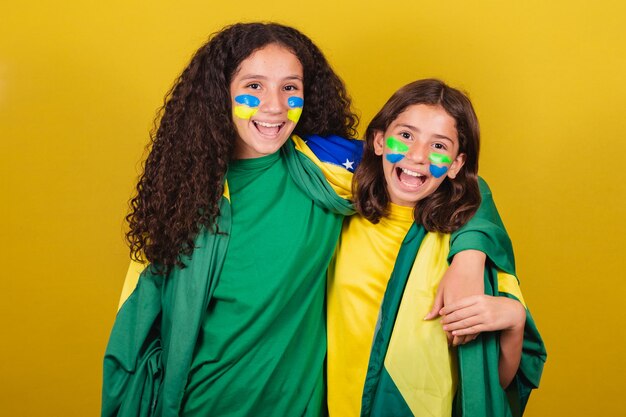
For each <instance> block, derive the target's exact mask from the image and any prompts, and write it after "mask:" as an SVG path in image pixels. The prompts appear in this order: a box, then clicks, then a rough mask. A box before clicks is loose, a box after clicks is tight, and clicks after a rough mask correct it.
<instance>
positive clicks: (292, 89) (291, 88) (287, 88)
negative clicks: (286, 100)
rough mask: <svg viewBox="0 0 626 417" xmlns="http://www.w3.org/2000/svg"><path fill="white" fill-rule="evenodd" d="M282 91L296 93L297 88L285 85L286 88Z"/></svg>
mask: <svg viewBox="0 0 626 417" xmlns="http://www.w3.org/2000/svg"><path fill="white" fill-rule="evenodd" d="M284 90H285V91H297V90H298V86H296V85H291V84H290V85H286V86H285V87H284Z"/></svg>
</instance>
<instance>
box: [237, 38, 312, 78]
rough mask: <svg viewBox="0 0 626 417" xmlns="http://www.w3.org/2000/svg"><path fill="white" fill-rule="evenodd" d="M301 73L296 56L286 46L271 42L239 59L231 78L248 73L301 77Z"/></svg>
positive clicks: (300, 65)
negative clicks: (239, 62) (239, 61)
mask: <svg viewBox="0 0 626 417" xmlns="http://www.w3.org/2000/svg"><path fill="white" fill-rule="evenodd" d="M302 74H303V69H302V64H301V63H300V60H299V59H298V57H297V56H296V55H295V54H294V53H293V52H292V51H291V50H289V49H287V48H286V47H284V46H282V45H278V44H275V43H272V44H269V45H266V46H264V47H262V48H260V49H257V50H256V51H254V52H253V53H252V54H250V56H248V57H247V58H246V59H244V60H243V61H241V64H239V68H237V71H236V72H235V75H234V77H233V78H240V77H246V76H250V75H262V76H267V77H270V76H275V77H289V76H295V77H299V78H302Z"/></svg>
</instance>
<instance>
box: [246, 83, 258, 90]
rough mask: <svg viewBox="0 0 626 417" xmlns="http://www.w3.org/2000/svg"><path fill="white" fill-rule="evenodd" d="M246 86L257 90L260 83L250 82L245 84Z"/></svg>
mask: <svg viewBox="0 0 626 417" xmlns="http://www.w3.org/2000/svg"><path fill="white" fill-rule="evenodd" d="M246 88H251V89H253V90H259V89H260V88H261V84H259V83H250V84H248V85H246Z"/></svg>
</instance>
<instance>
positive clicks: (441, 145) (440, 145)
mask: <svg viewBox="0 0 626 417" xmlns="http://www.w3.org/2000/svg"><path fill="white" fill-rule="evenodd" d="M433 148H435V149H440V150H444V151H445V150H446V149H448V148H447V147H446V145H444V144H443V143H433Z"/></svg>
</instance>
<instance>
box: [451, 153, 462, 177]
mask: <svg viewBox="0 0 626 417" xmlns="http://www.w3.org/2000/svg"><path fill="white" fill-rule="evenodd" d="M463 165H465V154H464V153H460V154H458V155H457V156H456V158H454V161H452V165H450V169H448V178H450V179H451V180H453V179H455V178H456V176H457V174H458V173H459V171H461V168H463Z"/></svg>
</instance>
